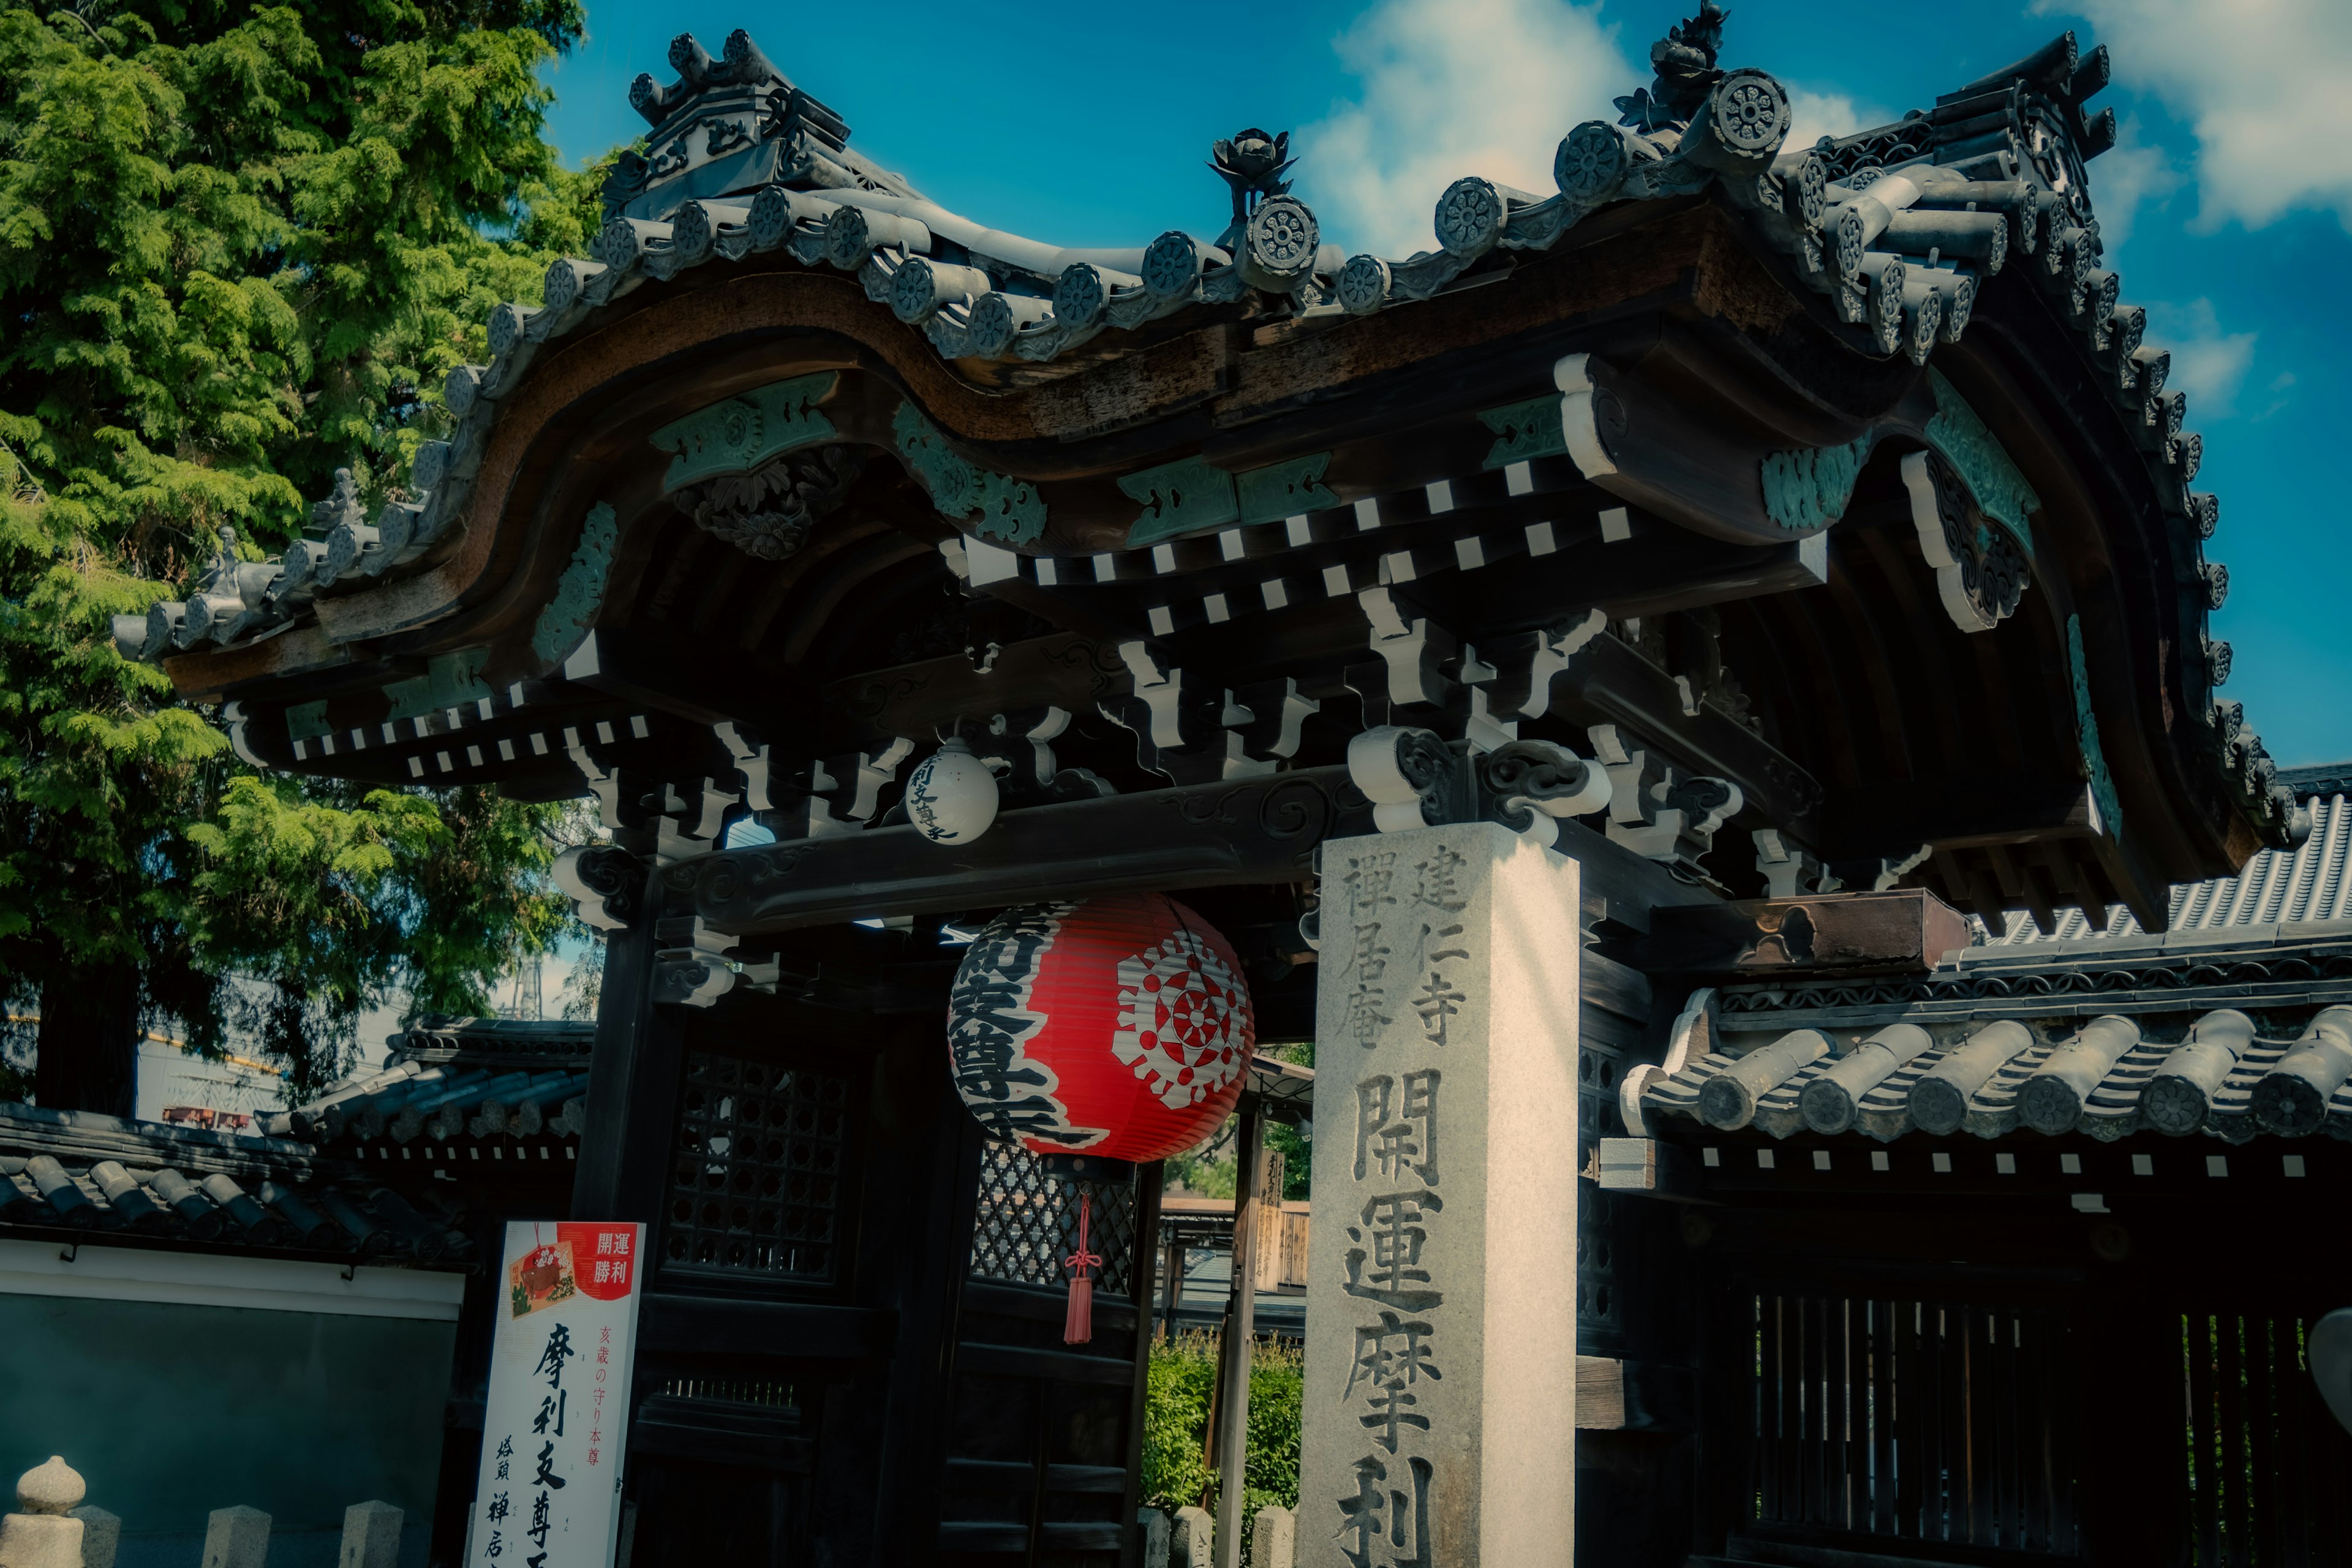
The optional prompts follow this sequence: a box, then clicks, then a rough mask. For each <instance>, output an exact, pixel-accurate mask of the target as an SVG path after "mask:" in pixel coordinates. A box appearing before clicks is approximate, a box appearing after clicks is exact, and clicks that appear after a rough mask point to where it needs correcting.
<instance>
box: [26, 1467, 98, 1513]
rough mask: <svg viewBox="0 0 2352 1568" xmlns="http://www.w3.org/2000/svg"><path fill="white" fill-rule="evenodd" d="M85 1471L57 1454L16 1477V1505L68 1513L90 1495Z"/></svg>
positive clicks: (42, 1510) (35, 1511) (37, 1509)
mask: <svg viewBox="0 0 2352 1568" xmlns="http://www.w3.org/2000/svg"><path fill="white" fill-rule="evenodd" d="M87 1495H89V1488H88V1487H87V1486H86V1485H84V1484H83V1482H82V1479H81V1472H80V1471H79V1470H77V1469H75V1468H73V1467H72V1466H71V1465H68V1464H67V1463H66V1462H65V1459H64V1458H62V1457H61V1456H59V1455H56V1454H52V1455H50V1456H49V1461H48V1463H47V1464H45V1465H36V1466H34V1467H33V1468H31V1469H29V1470H26V1472H25V1473H24V1474H23V1475H21V1476H19V1477H17V1478H16V1507H17V1509H18V1510H19V1511H21V1512H24V1513H64V1512H66V1511H67V1510H69V1509H72V1508H75V1507H78V1506H79V1504H80V1502H81V1500H82V1499H83V1498H84V1497H86V1496H87Z"/></svg>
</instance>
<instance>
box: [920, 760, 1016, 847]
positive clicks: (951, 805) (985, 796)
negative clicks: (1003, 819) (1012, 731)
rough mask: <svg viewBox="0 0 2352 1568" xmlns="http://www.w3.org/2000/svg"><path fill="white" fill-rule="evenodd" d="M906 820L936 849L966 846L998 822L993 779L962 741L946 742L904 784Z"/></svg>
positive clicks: (986, 768) (985, 767)
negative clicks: (938, 846) (949, 845)
mask: <svg viewBox="0 0 2352 1568" xmlns="http://www.w3.org/2000/svg"><path fill="white" fill-rule="evenodd" d="M907 817H908V821H910V822H912V823H913V824H914V825H915V831H917V832H918V833H920V834H921V835H922V836H923V837H926V838H928V839H929V840H930V841H931V842H932V843H934V844H969V843H971V841H972V840H973V839H975V838H977V837H980V836H981V835H982V834H983V833H985V832H987V831H988V827H989V824H991V823H992V822H994V821H995V820H996V775H995V774H994V773H990V772H989V771H988V764H987V763H983V762H982V761H981V760H980V759H979V758H978V757H976V756H973V755H972V754H971V747H970V746H968V745H965V744H964V743H963V742H962V741H961V740H951V741H949V742H945V743H944V744H942V745H941V746H940V749H939V750H938V751H936V752H932V753H931V754H930V755H929V756H928V757H925V758H924V759H923V761H922V762H921V763H920V764H919V765H918V766H917V767H916V769H915V772H914V776H913V777H911V778H909V779H908V781H907Z"/></svg>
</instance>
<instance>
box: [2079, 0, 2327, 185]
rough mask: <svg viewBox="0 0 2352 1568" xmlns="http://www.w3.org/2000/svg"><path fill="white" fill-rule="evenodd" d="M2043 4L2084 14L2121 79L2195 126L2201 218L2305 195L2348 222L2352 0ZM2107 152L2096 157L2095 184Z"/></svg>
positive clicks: (2104, 0) (2125, 0)
mask: <svg viewBox="0 0 2352 1568" xmlns="http://www.w3.org/2000/svg"><path fill="white" fill-rule="evenodd" d="M2036 9H2038V10H2041V11H2042V12H2045V13H2047V12H2053V11H2056V12H2074V13H2078V14H2080V15H2083V16H2088V17H2089V18H2090V19H2091V20H2092V21H2093V22H2094V23H2095V24H2096V26H2097V27H2098V30H2099V34H2100V36H2101V37H2103V38H2104V39H2105V41H2106V44H2107V47H2108V48H2109V49H2110V50H2111V51H2112V52H2113V54H2114V56H2115V66H2116V79H2117V80H2119V81H2124V82H2128V83H2129V84H2131V85H2132V86H2133V87H2134V88H2136V89H2145V90H2152V91H2154V92H2155V93H2156V94H2157V95H2158V96H2159V97H2161V98H2162V99H2163V100H2164V101H2165V102H2166V104H2167V105H2168V106H2169V107H2170V108H2171V109H2172V110H2174V111H2175V112H2176V113H2178V114H2179V115H2180V117H2181V118H2182V119H2183V120H2185V121H2188V122H2189V125H2190V127H2191V128H2192V129H2193V130H2194V131H2195V132H2196V135H2197V141H2198V153H2197V185H2198V199H2199V219H2200V222H2201V223H2202V224H2204V225H2207V226H2219V225H2221V224H2223V223H2228V222H2231V221H2235V222H2238V223H2242V224H2244V225H2245V226H2248V227H2249V228H2259V227H2261V226H2263V225H2265V224H2268V223H2271V222H2273V221H2275V220H2276V219H2277V218H2279V217H2280V216H2283V215H2284V214H2285V213H2287V212H2289V211H2292V210H2294V209H2295V208H2299V207H2302V208H2316V209H2319V210H2322V211H2332V212H2334V213H2335V214H2336V219H2337V221H2338V222H2340V223H2342V224H2344V225H2345V226H2347V228H2352V5H2346V4H2344V0H2227V3H2221V0H2063V4H2061V3H2058V0H2041V3H2040V4H2039V5H2037V7H2036ZM2105 163H2106V160H2105V159H2101V160H2100V161H2099V162H2098V163H2094V164H2093V165H2092V166H2091V176H2092V184H2093V186H2094V188H2096V187H2097V185H2098V184H2099V182H2100V178H2101V176H2102V174H2104V173H2105ZM2102 227H2103V228H2104V223H2103V224H2102Z"/></svg>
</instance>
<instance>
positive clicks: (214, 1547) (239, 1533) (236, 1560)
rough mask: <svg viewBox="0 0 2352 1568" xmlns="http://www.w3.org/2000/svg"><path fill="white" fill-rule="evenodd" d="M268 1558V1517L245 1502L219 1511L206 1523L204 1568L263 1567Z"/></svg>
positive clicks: (214, 1511)
mask: <svg viewBox="0 0 2352 1568" xmlns="http://www.w3.org/2000/svg"><path fill="white" fill-rule="evenodd" d="M268 1559H269V1516H268V1514H266V1513H264V1512H262V1511H261V1510H259V1509H257V1508H247V1507H246V1506H244V1505H243V1504H242V1503H240V1504H238V1505H237V1506H236V1507H235V1508H216V1509H215V1510H213V1511H212V1516H211V1517H210V1518H209V1519H207V1520H206V1521H205V1555H204V1558H203V1568H263V1565H264V1564H265V1563H267V1562H268Z"/></svg>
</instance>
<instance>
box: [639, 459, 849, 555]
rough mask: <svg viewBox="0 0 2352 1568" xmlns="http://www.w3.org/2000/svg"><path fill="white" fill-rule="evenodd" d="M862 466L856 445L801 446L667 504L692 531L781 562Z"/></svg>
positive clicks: (682, 492)
mask: <svg viewBox="0 0 2352 1568" xmlns="http://www.w3.org/2000/svg"><path fill="white" fill-rule="evenodd" d="M865 467H866V452H865V450H864V449H863V448H862V447H849V446H831V447H807V448H803V449H801V450H797V451H792V452H786V453H784V454H783V455H782V456H780V457H776V458H770V459H769V460H768V461H766V462H765V463H762V464H761V466H760V467H759V468H754V469H753V470H752V471H751V472H750V473H748V474H740V475H729V476H726V477H725V478H721V479H708V480H705V481H704V482H702V483H700V484H697V485H688V487H686V488H685V489H681V490H678V491H677V492H675V493H674V494H673V495H672V496H671V497H670V500H671V501H672V502H673V503H674V504H675V505H676V506H677V510H680V511H682V512H684V513H685V514H686V515H687V516H688V517H690V518H692V519H693V520H694V522H695V526H696V527H698V528H700V529H702V530H703V531H706V532H709V533H711V534H714V535H716V536H717V537H718V538H720V539H723V540H725V541H726V542H728V543H730V544H731V545H733V546H735V548H736V549H738V550H740V551H741V552H743V553H744V554H746V555H751V556H756V557H758V558H759V559H760V560H762V561H781V560H783V559H784V558H785V557H786V556H789V555H793V554H794V553H796V552H799V550H800V549H801V547H802V546H803V545H804V544H806V543H807V542H808V539H809V532H810V531H811V530H812V529H814V527H815V526H816V523H817V521H818V519H820V518H822V517H824V516H825V515H826V514H828V513H830V512H831V511H833V510H835V508H836V507H838V506H840V505H841V503H842V500H844V499H845V497H846V496H847V495H848V494H849V489H850V487H851V486H852V485H854V484H856V482H857V477H858V475H859V474H860V473H862V472H863V471H864V470H865Z"/></svg>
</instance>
